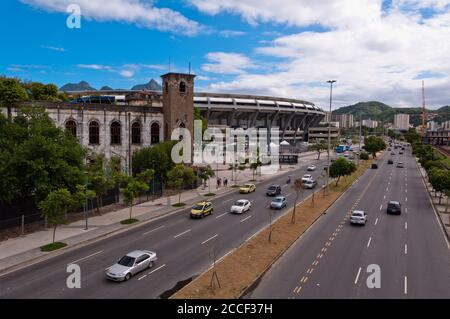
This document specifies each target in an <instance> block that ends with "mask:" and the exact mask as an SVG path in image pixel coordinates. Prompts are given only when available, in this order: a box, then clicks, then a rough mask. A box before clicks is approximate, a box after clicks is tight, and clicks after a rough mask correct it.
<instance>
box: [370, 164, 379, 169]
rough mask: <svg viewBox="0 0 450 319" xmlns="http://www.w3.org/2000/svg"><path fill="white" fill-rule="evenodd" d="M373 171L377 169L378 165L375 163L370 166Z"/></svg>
mask: <svg viewBox="0 0 450 319" xmlns="http://www.w3.org/2000/svg"><path fill="white" fill-rule="evenodd" d="M370 167H371V168H373V169H377V168H378V164H377V163H372V165H371V166H370Z"/></svg>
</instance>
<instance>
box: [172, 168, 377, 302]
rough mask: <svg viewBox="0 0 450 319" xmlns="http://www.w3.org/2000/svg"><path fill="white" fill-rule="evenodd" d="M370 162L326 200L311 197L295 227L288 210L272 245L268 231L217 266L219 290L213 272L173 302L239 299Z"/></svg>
mask: <svg viewBox="0 0 450 319" xmlns="http://www.w3.org/2000/svg"><path fill="white" fill-rule="evenodd" d="M371 162H372V161H370V160H369V161H361V165H360V167H359V168H358V170H357V171H356V172H355V173H353V174H352V175H350V176H348V177H346V178H343V179H341V181H340V182H339V184H338V185H337V186H336V185H335V182H332V183H331V184H330V187H329V192H328V194H327V195H326V196H324V195H323V192H322V191H320V192H316V194H315V196H314V198H313V197H309V198H308V199H307V200H305V201H304V202H303V203H300V204H298V205H297V206H296V218H295V220H296V221H295V224H293V223H292V222H291V217H292V212H293V208H291V209H289V211H288V212H287V213H286V214H284V215H283V216H282V217H280V218H279V219H278V220H276V221H275V222H274V223H273V224H272V235H271V242H269V240H268V238H269V232H270V231H269V227H267V228H266V229H264V230H263V231H261V232H260V233H258V234H257V235H256V236H254V237H253V238H251V239H250V240H248V241H247V242H245V243H244V244H243V245H241V246H240V247H239V248H238V249H236V250H235V251H234V252H233V253H231V254H229V255H228V256H227V257H225V258H224V259H223V260H221V261H220V262H219V263H217V264H216V267H215V272H216V274H217V278H218V281H219V283H220V288H219V287H218V285H217V281H216V285H215V288H214V289H213V288H212V287H211V282H212V278H213V274H214V272H213V269H210V270H208V271H207V272H205V273H203V274H202V275H200V276H199V277H198V278H197V279H195V280H194V281H192V282H191V283H189V284H188V285H186V286H185V287H184V288H182V289H181V290H179V291H178V292H176V293H175V294H174V295H172V297H171V298H173V299H198V298H210V299H212V298H214V299H216V298H224V299H233V298H239V297H240V296H241V295H242V293H244V292H245V291H246V289H247V288H248V287H250V286H251V285H252V284H253V283H254V282H255V281H256V280H257V279H258V278H259V277H260V276H261V275H262V274H264V272H265V271H266V270H267V269H268V268H269V267H270V266H271V265H272V264H273V262H275V261H276V260H277V259H278V258H279V257H280V256H281V255H282V254H283V253H284V252H285V251H286V250H287V249H288V248H289V247H290V246H291V245H292V244H293V243H294V242H295V241H296V240H297V239H298V238H299V237H300V236H301V235H302V234H303V233H304V232H305V230H306V229H307V228H308V227H309V226H311V224H312V223H314V221H315V220H316V219H317V218H318V217H319V216H320V215H322V214H323V213H324V212H325V211H326V210H327V209H328V208H329V207H330V206H331V205H332V204H333V203H334V202H335V201H336V200H337V199H338V198H339V196H340V195H342V194H343V192H345V190H347V189H348V187H349V186H350V185H351V184H352V183H353V182H354V181H355V180H356V179H357V178H358V177H359V176H361V175H362V174H363V173H364V172H365V171H366V169H367V168H368V167H369V166H370V164H371ZM261 213H265V212H261ZM267 221H268V224H269V214H267ZM268 226H269V225H268ZM237 269H238V271H236V270H237Z"/></svg>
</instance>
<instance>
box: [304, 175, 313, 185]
mask: <svg viewBox="0 0 450 319" xmlns="http://www.w3.org/2000/svg"><path fill="white" fill-rule="evenodd" d="M312 180H313V177H312V175H309V174H305V175H303V177H302V183H304V182H307V181H312Z"/></svg>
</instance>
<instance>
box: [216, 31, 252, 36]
mask: <svg viewBox="0 0 450 319" xmlns="http://www.w3.org/2000/svg"><path fill="white" fill-rule="evenodd" d="M219 34H220V35H221V36H222V37H224V38H237V37H241V36H244V35H246V34H247V32H244V31H236V30H222V31H220V32H219Z"/></svg>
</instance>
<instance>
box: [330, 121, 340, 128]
mask: <svg viewBox="0 0 450 319" xmlns="http://www.w3.org/2000/svg"><path fill="white" fill-rule="evenodd" d="M331 126H333V127H337V128H339V122H331Z"/></svg>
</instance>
